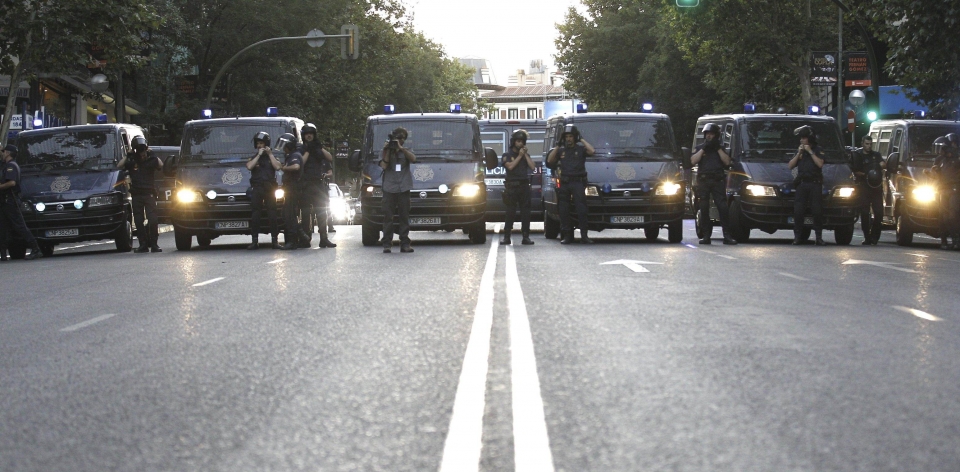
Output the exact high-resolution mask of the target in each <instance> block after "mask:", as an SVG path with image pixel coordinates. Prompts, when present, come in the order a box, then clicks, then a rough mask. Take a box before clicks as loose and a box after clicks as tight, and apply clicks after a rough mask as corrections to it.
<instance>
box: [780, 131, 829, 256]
mask: <svg viewBox="0 0 960 472" xmlns="http://www.w3.org/2000/svg"><path fill="white" fill-rule="evenodd" d="M793 134H795V135H797V136H800V147H799V148H798V149H797V154H796V155H795V156H793V159H790V163H789V164H788V165H789V167H790V169H793V168H797V178H796V180H795V181H794V182H795V183H796V184H797V185H796V190H797V193H796V199H795V200H794V203H793V244H794V245H798V244H803V243H804V241H803V240H802V239H801V236H800V235H801V233H802V232H803V219H804V215H805V214H806V212H807V208H810V210H811V212H812V213H813V230H814V232H815V233H816V235H817V246H825V245H826V243H825V242H823V164H824V160H823V149H821V148H820V146H818V145H817V136H816V135H815V134H814V133H813V128H811V127H810V126H808V125H804V126H801V127H799V128H797V129H795V130H794V131H793Z"/></svg>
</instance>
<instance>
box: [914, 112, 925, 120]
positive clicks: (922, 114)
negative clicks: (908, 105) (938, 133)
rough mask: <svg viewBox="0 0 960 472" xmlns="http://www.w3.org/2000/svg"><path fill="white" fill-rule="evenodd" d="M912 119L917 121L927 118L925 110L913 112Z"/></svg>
mask: <svg viewBox="0 0 960 472" xmlns="http://www.w3.org/2000/svg"><path fill="white" fill-rule="evenodd" d="M913 117H914V118H915V119H918V120H922V119H924V118H926V117H927V111H926V110H914V112H913Z"/></svg>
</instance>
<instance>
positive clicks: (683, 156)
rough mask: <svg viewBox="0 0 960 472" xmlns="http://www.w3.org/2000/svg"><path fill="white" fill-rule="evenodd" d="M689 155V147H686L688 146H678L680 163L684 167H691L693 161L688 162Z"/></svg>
mask: <svg viewBox="0 0 960 472" xmlns="http://www.w3.org/2000/svg"><path fill="white" fill-rule="evenodd" d="M690 156H691V154H690V148H688V147H682V148H680V165H681V166H682V167H683V168H684V169H692V168H693V163H692V162H690Z"/></svg>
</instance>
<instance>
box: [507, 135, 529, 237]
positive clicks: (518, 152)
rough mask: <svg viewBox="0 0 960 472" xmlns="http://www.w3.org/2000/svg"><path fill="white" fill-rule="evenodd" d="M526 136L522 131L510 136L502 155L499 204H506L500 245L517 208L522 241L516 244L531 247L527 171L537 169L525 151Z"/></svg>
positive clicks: (511, 225) (511, 228)
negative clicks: (503, 177) (500, 199)
mask: <svg viewBox="0 0 960 472" xmlns="http://www.w3.org/2000/svg"><path fill="white" fill-rule="evenodd" d="M529 137H530V135H529V134H528V133H527V132H526V130H522V129H520V130H517V131H516V132H514V133H513V136H511V137H510V149H508V150H507V151H506V152H505V153H503V162H502V165H503V167H504V168H505V169H506V170H507V175H506V178H505V179H504V181H503V203H504V205H506V211H507V212H506V214H505V215H504V220H503V221H504V226H503V230H504V231H503V239H501V240H500V244H505V245H506V244H510V243H511V242H510V233H511V232H512V231H513V221H514V218H516V210H517V207H518V206H519V207H520V233H521V234H522V235H523V240H521V241H520V244H527V245H530V244H533V241H532V240H531V239H530V171H531V170H533V169H536V168H537V165H536V164H534V163H533V159H531V158H530V153H529V152H527V138H529Z"/></svg>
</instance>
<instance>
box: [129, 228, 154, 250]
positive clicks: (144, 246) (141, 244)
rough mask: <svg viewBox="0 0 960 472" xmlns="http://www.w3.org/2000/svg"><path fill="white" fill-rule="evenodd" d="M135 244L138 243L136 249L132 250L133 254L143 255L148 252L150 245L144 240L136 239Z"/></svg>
mask: <svg viewBox="0 0 960 472" xmlns="http://www.w3.org/2000/svg"><path fill="white" fill-rule="evenodd" d="M141 231H142V230H141ZM137 242H138V246H137V248H136V249H134V251H133V252H135V253H137V254H143V253H145V252H150V243H149V242H147V241H146V240H145V239H142V238H137Z"/></svg>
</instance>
